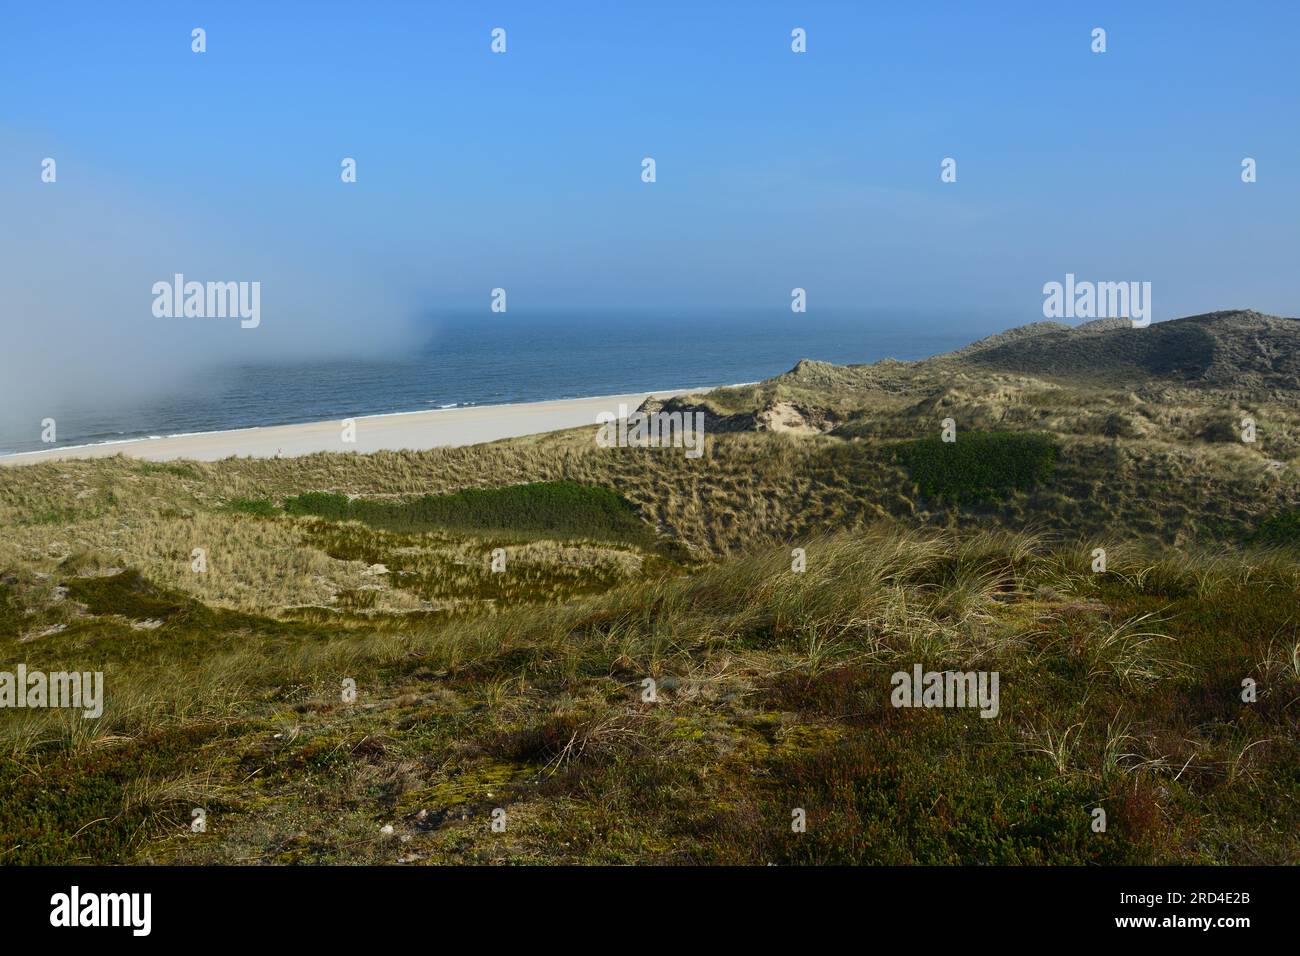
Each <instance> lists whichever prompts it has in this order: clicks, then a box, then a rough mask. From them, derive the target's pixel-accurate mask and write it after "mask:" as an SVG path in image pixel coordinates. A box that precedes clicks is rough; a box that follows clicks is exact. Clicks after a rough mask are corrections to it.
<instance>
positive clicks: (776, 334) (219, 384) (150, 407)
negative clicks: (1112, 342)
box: [0, 311, 1006, 454]
mask: <svg viewBox="0 0 1300 956" xmlns="http://www.w3.org/2000/svg"><path fill="white" fill-rule="evenodd" d="M1005 324H1006V323H1005V322H1003V323H999V322H998V321H997V320H996V319H991V318H985V319H984V320H982V321H981V320H980V319H978V318H976V319H974V320H972V318H971V317H970V316H955V315H931V314H921V313H915V314H912V313H899V312H890V313H885V314H873V315H871V316H869V317H865V316H862V315H851V314H834V315H829V316H828V315H816V314H813V313H801V314H795V313H788V314H785V315H773V314H766V315H764V314H753V313H744V312H735V313H709V314H693V313H674V312H668V311H665V312H659V313H634V314H629V315H615V316H610V315H598V314H562V313H560V314H551V315H546V316H528V317H523V318H516V317H513V316H508V315H500V316H493V317H492V320H491V322H490V323H489V322H485V320H484V317H483V316H482V315H474V316H456V315H451V316H442V317H438V318H437V319H432V320H430V321H429V322H428V323H427V328H423V329H422V330H421V332H420V333H419V334H417V337H416V341H415V344H414V345H413V346H412V347H410V348H409V349H408V350H406V351H405V352H404V353H403V354H395V355H392V356H388V357H384V358H378V359H376V358H370V359H366V360H356V359H353V358H348V357H335V358H324V359H322V358H316V359H311V360H305V361H283V360H280V361H276V362H266V363H239V364H213V365H211V366H210V367H206V368H204V369H202V370H201V371H200V372H199V373H197V374H195V375H193V376H190V377H189V379H188V380H187V384H186V387H185V388H184V389H179V388H173V389H171V390H165V391H160V392H159V393H157V394H151V395H148V396H147V398H140V399H137V400H135V401H131V402H113V401H105V400H104V399H103V398H102V397H97V398H95V399H90V398H86V399H84V400H78V399H77V398H76V396H75V395H69V396H67V397H66V399H65V400H62V401H60V402H59V403H58V405H59V415H58V419H57V422H58V429H57V437H58V441H57V442H56V443H53V444H49V443H43V442H41V440H40V435H39V434H38V433H33V432H32V431H28V433H27V434H25V435H17V434H12V433H10V434H3V433H0V453H5V454H8V453H14V452H23V451H40V450H48V449H50V448H54V447H66V446H75V445H88V444H96V443H100V442H122V441H130V440H134V439H140V438H148V437H158V436H173V435H189V434H195V433H201V432H211V431H225V430H228V429H235V428H247V427H254V426H263V425H286V424H294V423H301V422H313V421H326V420H330V419H341V418H351V417H358V416H363V415H379V414H385V413H392V412H414V411H427V410H430V409H437V408H457V407H464V406H474V405H501V404H511V403H515V402H537V401H548V400H553V399H565V398H585V397H589V396H599V395H616V394H622V393H631V392H639V391H655V390H668V389H680V388H704V387H711V386H717V385H734V384H739V383H748V382H755V381H759V380H761V379H765V378H769V377H771V376H773V375H778V374H780V373H781V372H785V371H788V370H789V369H791V368H792V367H793V366H794V365H795V364H796V363H797V362H798V361H799V360H800V359H804V358H809V359H819V360H823V361H827V362H834V363H837V364H854V363H869V362H875V361H878V360H880V359H884V358H895V359H900V360H913V359H920V358H925V357H928V356H931V355H935V354H938V353H941V352H947V351H951V350H952V349H956V348H960V347H961V346H963V345H965V344H967V343H969V342H971V341H973V340H974V339H976V338H979V337H981V336H982V335H986V334H989V333H991V332H993V331H996V330H998V328H1000V327H1001V326H1002V325H1005Z"/></svg>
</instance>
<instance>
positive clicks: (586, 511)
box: [284, 481, 654, 543]
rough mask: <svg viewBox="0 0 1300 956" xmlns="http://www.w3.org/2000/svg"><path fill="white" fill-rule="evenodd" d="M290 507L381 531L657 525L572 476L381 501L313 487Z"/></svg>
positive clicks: (634, 532)
mask: <svg viewBox="0 0 1300 956" xmlns="http://www.w3.org/2000/svg"><path fill="white" fill-rule="evenodd" d="M284 510H285V511H286V512H287V513H289V514H295V515H316V516H317V517H320V518H326V519H328V520H330V521H349V520H351V521H360V522H362V523H363V524H366V525H369V526H370V527H372V528H376V529H378V530H381V531H396V532H401V533H405V534H417V533H420V532H423V531H435V530H453V531H506V532H524V533H535V534H546V535H551V536H573V537H585V538H599V539H612V540H617V541H627V542H635V543H649V542H650V541H651V540H652V539H653V537H654V535H653V531H652V529H651V528H650V527H649V526H648V525H647V524H646V523H645V522H643V521H642V520H641V519H640V518H639V517H638V516H637V514H636V511H635V510H634V509H633V507H632V505H631V503H630V502H628V501H627V499H625V498H624V497H623V496H622V495H620V494H618V493H617V492H614V491H610V490H609V489H607V488H598V487H595V486H593V485H582V484H578V483H577V482H573V481H541V482H535V483H533V484H528V485H512V486H510V487H508V488H471V489H468V490H466V491H458V492H456V493H455V494H450V495H428V496H425V497H423V498H416V499H414V500H412V501H377V500H374V499H367V498H351V499H350V498H348V497H347V496H346V495H338V494H330V493H327V492H321V491H311V492H307V493H306V494H301V495H298V496H297V497H294V498H290V499H288V500H287V501H285V503H284Z"/></svg>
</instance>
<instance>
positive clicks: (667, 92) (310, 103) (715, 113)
mask: <svg viewBox="0 0 1300 956" xmlns="http://www.w3.org/2000/svg"><path fill="white" fill-rule="evenodd" d="M2 19H3V24H2V29H0V91H3V93H2V94H0V95H2V97H3V100H2V103H0V293H2V295H0V303H3V305H2V307H3V316H2V321H3V335H4V338H3V341H4V344H5V349H4V352H5V354H6V359H5V363H6V368H5V369H4V372H5V377H4V383H5V384H4V386H3V387H4V390H5V403H4V404H5V409H6V412H11V411H13V409H14V408H16V407H18V406H23V405H25V404H27V401H28V400H29V399H31V398H32V396H33V395H34V394H36V393H37V392H39V391H40V390H41V389H42V388H45V389H47V390H48V388H50V387H52V386H51V382H53V383H57V385H56V386H55V387H62V388H69V387H73V382H75V383H76V384H77V387H85V388H94V387H97V386H98V387H105V388H110V387H122V386H126V385H130V386H132V387H140V388H148V387H150V386H151V385H153V384H156V383H157V382H159V381H161V380H162V379H164V378H168V377H171V378H177V377H179V378H181V379H183V377H184V375H185V370H186V369H187V368H189V367H192V365H193V364H194V363H196V362H203V361H208V360H211V359H213V358H220V357H224V356H238V357H248V356H262V357H267V356H278V355H295V354H315V353H330V352H333V353H339V354H350V353H351V352H354V351H369V352H377V353H384V352H392V351H399V350H401V349H402V348H404V347H406V346H407V343H409V342H411V341H414V340H415V339H416V338H418V335H419V331H418V330H419V323H420V322H421V321H422V319H423V318H424V317H425V316H427V314H428V313H430V312H435V313H436V312H439V311H448V310H458V311H463V310H465V309H482V310H484V313H485V315H486V314H487V308H488V297H489V292H490V290H491V289H492V288H494V287H498V286H500V287H504V288H506V289H507V293H508V296H509V308H510V313H511V315H512V316H513V317H515V318H516V319H519V318H526V317H527V315H528V313H529V310H530V309H535V310H537V314H538V316H539V320H541V319H540V317H541V316H542V315H543V314H544V312H545V310H552V309H557V308H559V309H564V308H583V309H593V310H600V309H606V308H608V309H611V310H627V309H630V308H651V309H652V308H655V307H669V306H670V307H673V308H677V309H683V308H685V309H690V308H700V309H701V310H704V312H705V314H707V310H708V309H709V308H718V307H722V306H727V307H733V308H734V307H749V306H753V307H757V308H783V307H785V304H786V303H788V302H789V297H790V290H791V288H793V287H795V286H801V287H804V288H806V289H807V290H808V302H809V312H808V320H809V321H815V317H816V313H817V311H818V310H819V309H825V310H830V309H837V310H840V311H853V310H859V309H860V310H878V309H881V308H889V307H891V306H907V307H912V308H921V309H929V310H938V311H947V312H951V313H952V314H954V315H960V314H961V313H962V312H963V310H966V309H972V310H974V309H978V310H979V311H980V312H982V313H985V314H987V313H988V312H989V311H991V310H993V311H1001V312H1004V313H1005V315H1006V323H1005V324H1006V325H1008V326H1009V325H1015V324H1020V323H1022V322H1028V321H1033V320H1035V319H1038V318H1041V317H1042V314H1041V306H1042V300H1043V296H1042V286H1043V283H1045V282H1047V281H1051V280H1054V279H1055V280H1059V279H1062V278H1063V277H1064V275H1065V273H1067V272H1073V273H1075V274H1076V275H1078V276H1079V277H1080V278H1092V279H1096V280H1107V281H1119V280H1140V281H1150V282H1151V283H1152V287H1153V293H1152V295H1153V301H1154V312H1155V318H1156V319H1157V320H1161V319H1167V318H1171V317H1175V316H1178V315H1184V314H1189V313H1194V312H1202V311H1208V310H1212V309H1218V308H1231V307H1253V308H1257V309H1261V310H1264V311H1272V312H1280V313H1283V314H1291V315H1294V314H1297V313H1300V269H1298V268H1297V267H1296V252H1297V248H1298V246H1297V241H1296V240H1297V230H1298V229H1300V125H1298V124H1297V122H1296V118H1297V115H1300V111H1298V110H1297V106H1298V105H1300V70H1297V69H1296V65H1295V52H1294V46H1295V37H1296V35H1297V32H1298V31H1300V5H1297V4H1294V3H1289V2H1276V3H1249V2H1232V3H1227V2H1224V3H1213V4H1211V3H1190V2H1178V3H1172V2H1171V3H1155V2H1144V3H1133V2H1124V3H1115V4H1095V3H1089V4H1084V3H1046V2H1042V0H1038V2H1027V3H992V2H990V3H979V4H977V3H952V4H945V3H934V2H930V3H925V4H885V3H865V2H844V3H793V2H791V3H762V2H757V3H756V2H739V0H736V2H716V3H706V2H701V0H695V2H684V3H674V2H654V3H631V2H628V3H613V2H590V3H564V2H556V3H547V4H540V3H536V2H526V3H514V4H505V3H477V2H474V3H471V2H456V3H440V2H432V0H420V2H411V3H384V2H368V3H330V2H313V3H310V4H307V3H303V4H288V3H285V4H280V3H274V4H273V3H267V2H264V0H263V2H258V3H235V2H228V0H223V2H220V3H217V2H212V3H178V2H175V0H170V2H159V3H135V2H133V3H129V4H118V3H104V2H99V0H97V2H83V3H70V4H64V3H57V2H55V3H43V4H17V3H11V4H8V5H6V9H5V11H4V14H3V18H2ZM194 27H203V28H204V29H205V30H206V31H207V52H206V53H202V54H196V53H194V52H192V51H191V32H190V31H191V29H192V28H194ZM494 27H501V28H504V29H505V30H506V31H507V33H506V38H507V52H506V53H505V54H503V55H496V54H493V53H492V52H491V50H490V42H491V37H490V32H491V30H492V29H493V28H494ZM795 27H802V28H804V29H806V31H807V46H808V52H807V53H805V54H795V53H793V52H792V51H791V49H790V43H791V39H790V31H791V30H792V29H793V28H795ZM1094 27H1103V28H1105V29H1106V31H1107V52H1105V53H1104V54H1096V53H1093V52H1092V51H1091V48H1090V47H1091V37H1090V34H1091V31H1092V29H1093V28H1094ZM647 156H649V157H653V158H654V159H655V161H656V164H657V180H658V181H657V182H655V183H653V184H646V183H643V182H642V181H641V160H642V158H643V157H647ZM45 157H53V158H55V159H56V161H57V164H58V165H57V173H58V180H57V182H56V183H54V184H47V183H42V182H41V180H40V173H41V161H42V159H43V158H45ZM344 157H353V158H355V159H356V161H357V170H358V182H357V183H355V184H344V183H342V182H341V181H340V175H339V174H340V161H341V160H342V159H343V158H344ZM945 157H953V158H955V159H956V161H957V174H958V175H957V182H955V183H951V184H945V183H941V182H940V177H939V172H940V162H941V160H942V159H943V158H945ZM1244 157H1253V158H1254V159H1255V160H1256V161H1257V163H1258V182H1256V183H1253V184H1244V183H1242V181H1241V176H1240V173H1241V161H1242V159H1243V158H1244ZM175 272H183V273H185V274H186V277H187V278H191V279H199V280H209V279H211V280H250V281H251V280H257V281H260V282H261V283H262V289H263V291H262V324H261V327H260V328H258V329H256V330H241V329H240V328H239V327H238V324H237V322H228V323H225V322H221V321H218V320H211V321H206V322H199V323H194V322H177V321H171V320H166V319H157V318H155V317H154V316H153V314H152V312H151V304H152V295H151V293H150V288H151V286H152V284H153V282H155V281H158V280H160V279H168V278H170V276H171V275H172V274H173V273H175ZM106 359H111V362H109V361H106ZM106 369H113V370H116V371H106ZM22 413H23V414H27V412H26V410H24V411H23V412H22Z"/></svg>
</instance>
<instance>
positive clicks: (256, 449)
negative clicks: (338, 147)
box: [0, 389, 708, 465]
mask: <svg viewBox="0 0 1300 956" xmlns="http://www.w3.org/2000/svg"><path fill="white" fill-rule="evenodd" d="M702 391H708V389H676V390H667V391H656V392H632V393H629V394H625V395H600V396H595V397H592V398H572V399H560V400H557V401H549V402H527V403H521V404H517V405H481V406H475V407H471V408H446V409H436V410H433V411H427V412H402V413H398V414H392V415H371V416H362V417H357V418H355V419H354V421H355V422H356V441H355V442H344V441H343V422H342V420H339V419H334V420H331V421H324V422H309V423H307V424H302V425H273V426H268V427H265V428H239V429H234V430H231V431H220V432H203V433H201V434H196V435H176V436H170V437H162V438H143V439H138V440H133V441H120V442H105V443H101V444H95V445H74V446H67V447H64V448H53V449H50V450H49V451H34V452H25V453H21V454H16V455H4V456H0V465H29V464H35V463H37V462H42V461H58V460H63V459H69V458H106V457H110V456H112V455H126V456H129V457H131V458H143V459H147V460H148V461H171V460H174V459H178V458H188V459H193V460H196V461H218V460H220V459H222V458H229V457H231V456H236V457H247V458H275V457H282V458H292V457H295V456H298V455H311V454H315V453H316V452H322V451H337V452H348V451H355V452H360V453H367V452H375V451H401V450H413V451H418V450H421V449H425V448H439V447H442V446H447V445H475V444H479V443H480V442H488V441H497V440H498V439H501V438H518V437H520V436H522V435H536V434H540V433H543V432H551V431H558V430H560V429H563V428H576V427H578V426H581V425H591V426H592V427H593V434H594V429H595V426H596V416H597V415H598V414H599V413H600V412H603V411H609V412H617V411H618V407H619V405H620V404H625V405H627V406H628V408H629V409H635V408H636V407H637V406H638V405H640V404H641V403H642V402H643V401H645V400H646V399H647V398H649V397H651V396H656V397H658V398H669V397H671V396H674V395H685V394H688V393H691V392H702Z"/></svg>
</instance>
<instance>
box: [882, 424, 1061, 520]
mask: <svg viewBox="0 0 1300 956" xmlns="http://www.w3.org/2000/svg"><path fill="white" fill-rule="evenodd" d="M894 453H895V455H896V456H897V459H898V461H900V462H901V463H902V464H903V465H904V466H906V467H907V469H908V471H909V473H910V474H911V478H912V481H914V482H915V483H916V485H917V487H918V488H919V489H920V491H921V494H922V495H924V496H925V497H927V498H935V499H940V500H943V501H948V502H954V503H957V502H959V503H963V504H973V503H980V502H991V501H996V500H999V499H1002V498H1005V497H1007V496H1008V495H1010V494H1011V493H1012V492H1015V491H1028V490H1030V489H1031V488H1035V487H1037V486H1039V485H1045V484H1047V483H1049V482H1050V481H1051V480H1052V474H1053V472H1054V470H1055V466H1056V457H1057V449H1056V443H1055V442H1054V441H1053V440H1052V438H1051V436H1049V435H1040V434H1035V433H1032V432H977V431H965V432H962V433H961V436H960V438H959V439H958V440H956V441H952V442H945V441H943V439H942V438H941V437H938V436H936V437H930V438H918V439H916V440H915V441H910V442H903V443H900V444H898V445H896V446H895V448H894Z"/></svg>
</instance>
